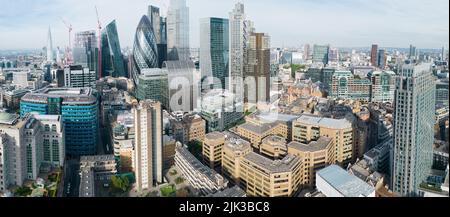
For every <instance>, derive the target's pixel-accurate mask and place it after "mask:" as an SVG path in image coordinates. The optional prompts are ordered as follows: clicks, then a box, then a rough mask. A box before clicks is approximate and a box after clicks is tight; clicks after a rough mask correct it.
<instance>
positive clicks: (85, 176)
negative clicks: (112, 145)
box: [79, 155, 117, 197]
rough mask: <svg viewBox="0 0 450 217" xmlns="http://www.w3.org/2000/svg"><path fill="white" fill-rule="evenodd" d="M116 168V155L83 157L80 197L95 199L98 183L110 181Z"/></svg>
mask: <svg viewBox="0 0 450 217" xmlns="http://www.w3.org/2000/svg"><path fill="white" fill-rule="evenodd" d="M116 168H117V165H116V160H115V158H114V155H95V156H81V157H80V189H79V197H95V196H96V195H95V192H96V191H95V186H96V182H98V181H102V180H110V179H111V177H112V176H114V175H116V173H117V169H116Z"/></svg>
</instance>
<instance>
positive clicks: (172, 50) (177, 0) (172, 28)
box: [167, 0, 190, 61]
mask: <svg viewBox="0 0 450 217" xmlns="http://www.w3.org/2000/svg"><path fill="white" fill-rule="evenodd" d="M167 59H168V60H172V61H176V60H180V61H188V60H189V59H190V51H189V7H187V6H186V0H170V6H169V9H168V12H167Z"/></svg>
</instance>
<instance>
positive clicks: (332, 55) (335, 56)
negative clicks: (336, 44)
mask: <svg viewBox="0 0 450 217" xmlns="http://www.w3.org/2000/svg"><path fill="white" fill-rule="evenodd" d="M338 61H339V50H338V49H337V48H330V50H329V52H328V62H338Z"/></svg>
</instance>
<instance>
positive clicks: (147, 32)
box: [131, 15, 158, 83]
mask: <svg viewBox="0 0 450 217" xmlns="http://www.w3.org/2000/svg"><path fill="white" fill-rule="evenodd" d="M151 68H158V47H157V41H156V36H155V32H154V31H153V27H152V25H151V23H150V20H149V19H148V17H147V16H146V15H144V16H142V18H141V21H140V22H139V25H138V27H137V29H136V35H135V38H134V46H133V71H132V72H131V75H132V79H133V81H134V82H135V83H137V82H138V77H139V75H140V74H141V71H142V70H143V69H151Z"/></svg>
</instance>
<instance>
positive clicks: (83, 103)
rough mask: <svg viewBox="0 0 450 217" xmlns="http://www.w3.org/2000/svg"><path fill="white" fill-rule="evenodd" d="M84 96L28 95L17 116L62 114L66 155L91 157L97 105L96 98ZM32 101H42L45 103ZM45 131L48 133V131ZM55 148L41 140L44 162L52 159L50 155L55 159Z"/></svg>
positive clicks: (53, 144) (95, 142)
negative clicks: (31, 113)
mask: <svg viewBox="0 0 450 217" xmlns="http://www.w3.org/2000/svg"><path fill="white" fill-rule="evenodd" d="M86 97H87V96H81V97H80V96H79V95H74V96H73V97H72V96H65V97H62V96H57V95H55V96H52V95H50V94H42V93H33V94H28V95H25V96H24V98H22V100H21V101H20V114H21V116H22V117H24V116H25V115H26V114H28V113H30V112H37V113H39V114H43V115H55V114H58V115H61V117H62V122H63V127H64V131H65V144H66V154H68V155H71V156H81V155H93V154H95V153H96V151H97V138H98V135H97V134H98V108H97V107H98V104H97V99H96V98H95V97H93V96H89V97H88V98H86ZM45 98H46V99H45ZM35 99H45V101H43V100H35ZM48 127H50V126H48ZM46 130H47V131H50V128H48V129H46ZM55 146H57V145H56V144H55V143H54V142H53V141H50V140H48V141H44V160H49V159H51V155H52V154H53V156H56V154H57V152H56V151H59V150H55V149H54V148H55ZM52 147H53V148H52ZM52 149H53V150H52ZM53 159H57V158H53Z"/></svg>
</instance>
